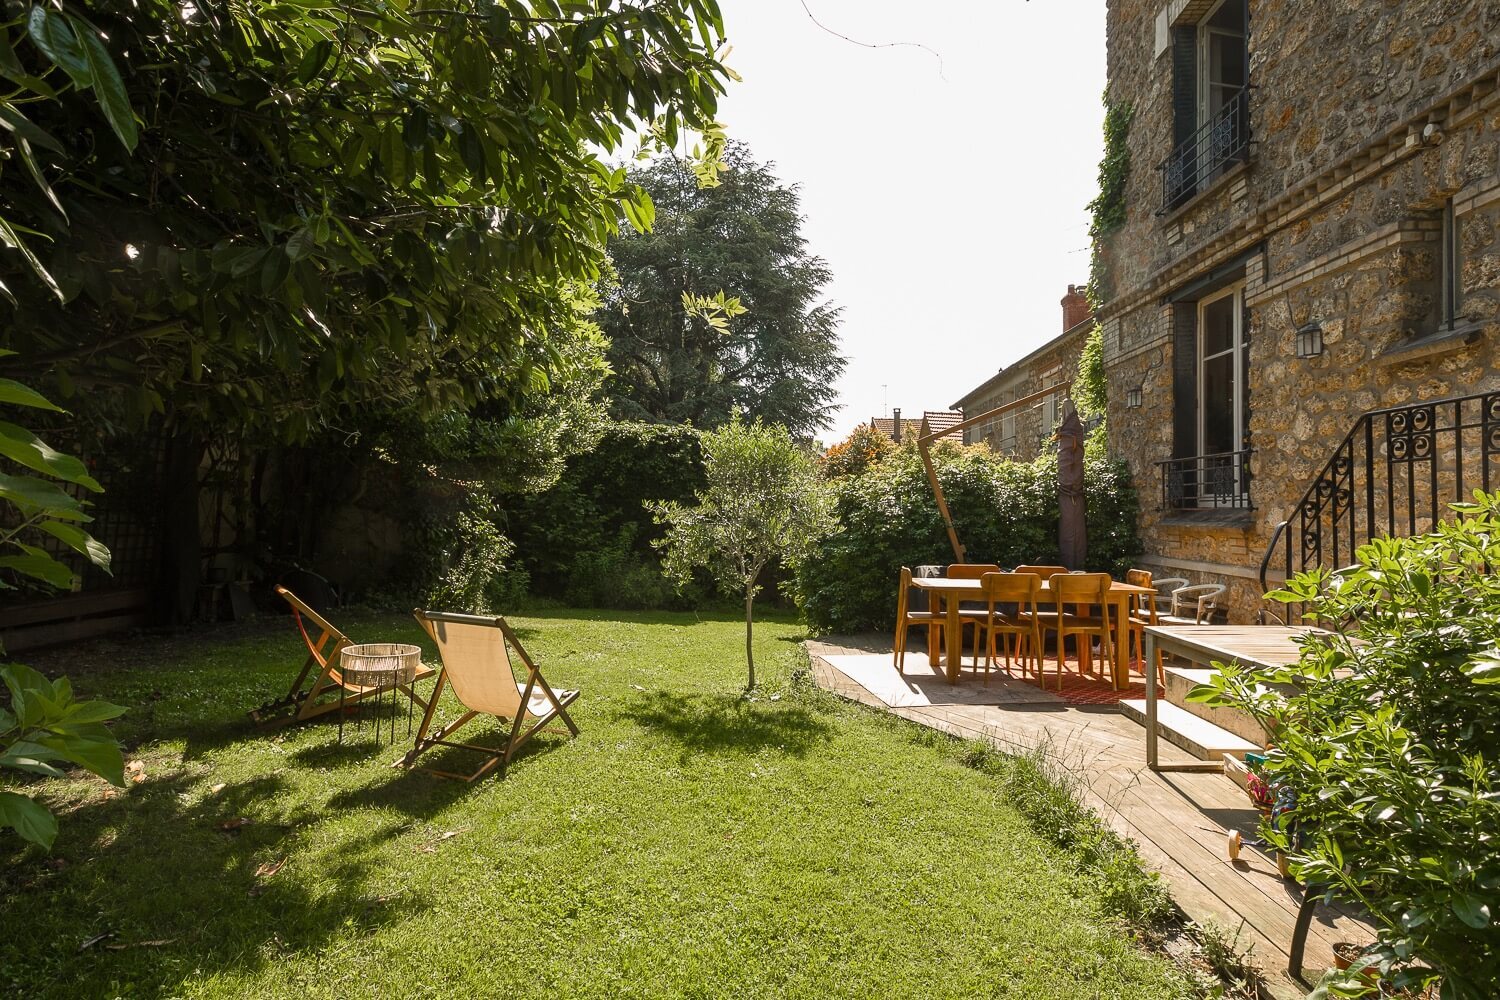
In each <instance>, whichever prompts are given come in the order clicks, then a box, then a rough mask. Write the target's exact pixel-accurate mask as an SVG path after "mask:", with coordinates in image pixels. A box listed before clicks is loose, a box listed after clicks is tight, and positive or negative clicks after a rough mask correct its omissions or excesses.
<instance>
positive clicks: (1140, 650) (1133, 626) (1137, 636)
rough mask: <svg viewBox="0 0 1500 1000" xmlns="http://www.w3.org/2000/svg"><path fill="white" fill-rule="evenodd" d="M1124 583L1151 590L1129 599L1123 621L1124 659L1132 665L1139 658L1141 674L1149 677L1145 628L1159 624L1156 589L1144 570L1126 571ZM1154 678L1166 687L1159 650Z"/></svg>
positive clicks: (1165, 675) (1147, 572)
mask: <svg viewBox="0 0 1500 1000" xmlns="http://www.w3.org/2000/svg"><path fill="white" fill-rule="evenodd" d="M1125 582H1126V583H1128V584H1130V585H1132V586H1135V587H1146V588H1149V589H1150V590H1151V593H1149V594H1141V595H1139V596H1137V597H1133V598H1131V608H1130V614H1129V615H1128V616H1126V619H1125V628H1126V630H1127V631H1126V649H1125V659H1126V660H1127V661H1129V662H1130V663H1132V664H1134V663H1135V661H1136V658H1137V657H1139V658H1140V660H1141V673H1143V674H1145V675H1146V676H1147V677H1150V676H1151V670H1150V668H1149V667H1147V666H1146V626H1147V625H1157V624H1160V622H1159V620H1158V617H1157V613H1156V587H1155V586H1154V585H1153V584H1152V583H1151V571H1150V570H1144V569H1132V570H1127V571H1126V573H1125ZM1156 677H1157V681H1158V683H1160V684H1162V685H1163V686H1165V685H1166V683H1167V671H1166V668H1165V667H1163V666H1162V662H1161V650H1157V651H1156Z"/></svg>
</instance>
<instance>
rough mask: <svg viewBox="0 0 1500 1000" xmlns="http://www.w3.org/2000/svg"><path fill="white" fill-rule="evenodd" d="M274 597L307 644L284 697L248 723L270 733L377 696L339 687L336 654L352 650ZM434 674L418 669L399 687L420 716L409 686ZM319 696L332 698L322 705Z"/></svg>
mask: <svg viewBox="0 0 1500 1000" xmlns="http://www.w3.org/2000/svg"><path fill="white" fill-rule="evenodd" d="M276 593H278V594H280V595H281V596H282V598H283V599H284V600H285V601H286V602H287V603H288V604H290V605H291V606H292V617H293V618H295V619H296V621H297V629H298V631H300V632H301V633H302V641H303V642H305V643H307V659H306V660H304V661H303V663H302V669H301V670H300V671H298V673H297V678H296V680H294V681H292V686H291V687H290V688H288V689H287V693H286V694H284V695H282V696H281V697H280V698H277V699H275V700H273V701H268V702H266V703H265V704H264V705H261V706H260V707H259V708H254V709H251V710H250V720H251V721H252V722H254V723H255V724H256V725H257V726H259V727H260V728H262V729H274V728H276V727H278V726H287V725H291V724H292V723H294V722H304V721H306V720H308V719H312V718H316V717H317V716H319V715H324V714H327V713H328V712H336V711H338V710H339V708H340V707H341V706H342V707H345V708H347V707H348V706H349V705H352V704H355V703H356V702H358V701H361V700H362V699H364V698H368V697H370V696H371V695H374V694H379V693H381V691H380V690H379V689H377V688H367V687H361V686H359V685H357V684H346V683H344V676H343V674H342V673H341V672H340V671H339V654H340V653H342V652H343V651H344V647H345V646H352V645H354V642H353V641H352V640H351V639H350V638H349V637H348V636H346V635H345V634H344V633H342V632H340V631H339V630H338V629H336V628H334V627H333V626H332V625H330V624H328V621H327V620H326V619H325V618H324V617H323V616H322V615H320V614H318V613H317V612H316V611H314V610H313V609H312V608H311V607H310V606H308V604H307V603H306V602H304V601H303V600H302V599H301V598H300V597H298V596H297V595H296V594H294V593H292V592H291V591H290V590H287V589H286V588H285V587H281V586H278V587H277V588H276ZM315 636H316V638H315ZM314 669H316V670H317V673H316V675H314V673H313V671H314ZM435 673H437V671H436V670H434V669H432V668H431V667H427V666H423V667H420V668H419V669H418V670H417V676H416V678H415V680H414V681H413V683H412V684H402V685H400V686H399V688H398V690H399V691H401V693H403V694H405V695H406V696H407V697H408V698H410V699H411V700H412V701H414V702H415V703H416V704H417V705H419V706H420V707H421V708H422V709H424V710H425V709H426V708H427V702H426V701H424V700H423V699H422V698H421V696H419V695H418V694H417V692H416V685H415V681H421V680H426V679H427V678H429V677H431V676H432V675H433V674H435ZM309 677H312V678H314V679H313V682H312V685H311V686H308V683H307V681H308V678H309ZM385 690H386V691H389V690H390V689H389V688H386V689H385ZM324 695H337V697H329V698H326V699H325V698H324Z"/></svg>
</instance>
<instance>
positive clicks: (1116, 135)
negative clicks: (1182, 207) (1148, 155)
mask: <svg viewBox="0 0 1500 1000" xmlns="http://www.w3.org/2000/svg"><path fill="white" fill-rule="evenodd" d="M1134 118H1135V109H1134V108H1133V107H1131V105H1130V104H1129V103H1128V102H1120V103H1118V104H1117V103H1115V102H1113V101H1111V100H1110V99H1109V95H1108V94H1106V95H1105V97H1104V158H1103V159H1101V160H1100V161H1099V193H1098V194H1097V195H1095V196H1094V200H1093V201H1091V202H1089V214H1090V216H1091V217H1092V218H1091V219H1090V222H1089V237H1090V239H1091V240H1092V242H1093V246H1092V249H1091V252H1090V255H1089V285H1088V297H1089V302H1090V304H1092V305H1093V307H1094V309H1095V310H1098V308H1099V306H1101V305H1102V304H1103V302H1104V292H1103V288H1104V270H1105V262H1104V258H1103V255H1102V252H1101V242H1102V241H1103V239H1104V237H1106V236H1108V235H1109V234H1110V233H1112V232H1114V231H1115V230H1116V229H1119V228H1120V227H1121V226H1123V225H1124V224H1125V184H1126V182H1127V181H1128V180H1129V179H1130V146H1129V145H1128V144H1127V142H1126V139H1127V138H1128V136H1129V135H1130V123H1131V121H1132V120H1133V119H1134Z"/></svg>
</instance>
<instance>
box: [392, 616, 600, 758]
mask: <svg viewBox="0 0 1500 1000" xmlns="http://www.w3.org/2000/svg"><path fill="white" fill-rule="evenodd" d="M413 614H414V615H416V618H417V621H418V622H420V623H421V624H422V627H423V628H424V629H426V630H427V634H428V635H430V636H432V640H433V642H435V643H437V647H438V655H439V656H441V657H442V659H443V669H442V672H441V673H439V674H438V679H437V685H436V686H435V687H434V688H433V690H432V700H431V702H430V703H429V704H428V706H427V712H426V713H425V714H424V715H423V716H422V727H421V728H420V729H418V730H417V739H416V743H415V744H414V745H413V746H412V748H411V751H410V752H409V753H407V755H406V756H405V757H403V758H401V760H399V761H397V762H396V766H397V767H406V768H409V767H411V766H412V765H413V764H415V762H416V760H417V758H418V757H420V756H421V755H422V754H423V753H425V752H426V751H427V750H430V749H432V748H433V747H436V746H444V747H457V748H459V749H463V750H475V751H478V752H480V753H483V754H485V755H486V757H487V759H486V760H485V762H484V764H483V765H482V766H481V767H480V768H479V770H477V771H475V772H474V773H472V774H456V773H454V772H452V771H438V770H435V769H432V768H423V770H427V771H430V772H431V773H433V774H437V775H441V776H442V777H444V778H458V779H459V780H461V781H473V780H475V779H476V778H479V777H481V776H483V775H484V774H485V773H487V772H488V771H489V770H490V768H492V767H495V766H496V765H497V764H498V765H499V767H500V777H501V778H504V777H505V769H506V768H507V767H508V766H509V765H510V762H511V760H512V759H513V758H514V757H515V754H516V751H517V750H519V749H520V747H521V745H522V744H524V743H525V742H526V741H527V740H529V739H530V738H531V737H532V736H534V735H535V734H536V733H537V732H538V731H539V730H540V729H541V728H542V727H543V726H546V725H547V724H548V723H550V722H552V721H553V720H554V719H561V720H562V721H563V724H564V725H566V726H567V727H568V731H569V732H570V733H572V734H573V735H574V736H577V735H578V727H577V726H576V725H574V724H573V720H572V718H571V717H570V716H569V715H568V711H567V709H568V706H569V705H571V704H572V703H573V702H574V701H575V700H576V699H577V698H578V692H577V691H554V690H553V689H552V686H551V685H550V684H548V683H547V680H546V678H544V677H543V676H542V672H541V670H540V669H539V668H538V667H537V665H536V662H535V661H534V660H532V658H531V657H530V656H529V655H527V653H526V650H525V648H524V647H522V645H521V640H520V639H518V638H516V634H515V632H513V631H511V628H510V626H509V625H507V624H506V622H505V619H504V618H499V617H489V616H481V615H456V614H447V613H444V612H439V611H415V612H413ZM512 649H514V650H515V652H516V656H517V657H519V658H520V660H521V663H522V664H524V665H525V667H526V678H525V681H524V682H523V681H520V680H518V679H517V678H516V672H515V667H514V665H513V664H512V662H511V656H510V651H511V650H512ZM449 685H451V686H452V688H453V694H454V696H455V697H456V698H457V699H458V702H459V704H461V705H462V706H463V707H464V708H465V709H466V711H465V712H464V713H463V714H462V715H460V716H459V717H458V718H456V719H454V720H453V721H452V722H449V723H448V724H447V725H445V726H443V727H442V728H440V729H439V730H438V731H437V732H436V733H434V734H433V735H431V736H428V735H427V731H428V729H430V728H431V726H432V721H433V715H434V714H435V713H436V711H437V704H438V696H439V695H441V694H442V693H443V688H444V687H445V686H449ZM480 715H493V716H495V717H496V718H498V719H502V720H505V721H506V722H509V723H510V726H509V735H508V736H507V738H506V741H505V745H504V746H503V747H498V748H496V747H484V746H476V745H475V744H472V743H455V742H453V741H451V740H449V739H448V737H450V736H452V735H453V733H454V732H456V731H457V730H458V729H459V728H460V727H462V726H464V725H466V724H467V723H468V722H469V721H470V720H472V719H474V718H475V717H477V716H480ZM528 723H529V725H527V724H528ZM523 727H525V728H523Z"/></svg>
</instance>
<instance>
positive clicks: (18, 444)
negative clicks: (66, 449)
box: [0, 420, 104, 493]
mask: <svg viewBox="0 0 1500 1000" xmlns="http://www.w3.org/2000/svg"><path fill="white" fill-rule="evenodd" d="M0 455H4V456H5V457H6V458H9V459H11V460H12V461H14V462H18V463H20V464H21V465H24V466H26V467H27V468H28V469H32V470H35V471H36V472H45V473H48V474H49V475H53V476H56V477H57V478H58V479H61V480H63V481H64V482H67V483H76V484H78V485H79V486H82V487H84V488H85V489H89V490H92V491H93V492H95V493H102V492H103V491H104V487H102V486H100V485H99V482H98V480H96V479H94V477H93V476H91V475H89V470H88V468H87V467H86V466H85V465H84V464H83V463H82V462H81V461H79V460H78V459H76V458H74V457H73V456H71V455H64V454H63V453H62V452H60V451H58V450H57V449H55V448H53V447H51V446H50V445H48V444H47V443H46V442H45V441H43V440H42V439H41V438H39V437H37V436H36V435H35V434H33V433H31V432H30V431H28V430H27V429H26V428H24V427H18V426H17V425H15V424H12V423H9V422H8V421H4V420H0Z"/></svg>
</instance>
